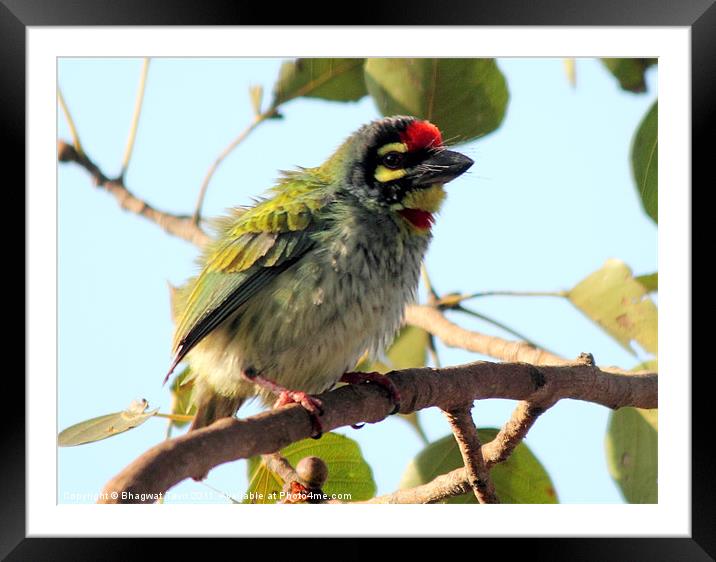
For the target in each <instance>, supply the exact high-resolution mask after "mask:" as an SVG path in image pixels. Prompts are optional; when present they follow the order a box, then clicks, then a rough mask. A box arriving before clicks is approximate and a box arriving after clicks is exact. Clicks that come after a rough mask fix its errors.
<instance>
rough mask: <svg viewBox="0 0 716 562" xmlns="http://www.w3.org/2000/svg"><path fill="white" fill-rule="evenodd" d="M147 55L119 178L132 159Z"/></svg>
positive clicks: (140, 111) (140, 109) (145, 76)
mask: <svg viewBox="0 0 716 562" xmlns="http://www.w3.org/2000/svg"><path fill="white" fill-rule="evenodd" d="M149 60H150V59H149V57H144V63H143V64H142V71H141V74H140V75H139V88H138V90H137V99H136V101H135V103H134V115H132V122H131V125H130V127H129V136H128V137H127V146H126V148H125V149H124V158H122V170H121V171H120V172H119V179H120V180H121V181H124V178H125V176H126V175H127V168H129V161H130V160H131V159H132V151H133V150H134V141H135V139H136V138H137V128H138V126H139V116H140V115H141V114H142V104H143V102H144V88H145V86H146V84H147V74H148V72H149Z"/></svg>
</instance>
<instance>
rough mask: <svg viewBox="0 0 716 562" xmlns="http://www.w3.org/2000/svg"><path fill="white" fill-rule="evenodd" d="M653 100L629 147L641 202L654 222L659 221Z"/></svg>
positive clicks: (656, 125) (656, 122) (655, 107)
mask: <svg viewBox="0 0 716 562" xmlns="http://www.w3.org/2000/svg"><path fill="white" fill-rule="evenodd" d="M658 113H659V112H658V103H657V102H654V105H652V106H651V108H650V109H649V111H648V112H647V114H646V116H645V117H644V119H642V121H641V124H640V125H639V128H638V129H637V131H636V135H635V136H634V142H633V143H632V147H631V168H632V173H633V175H634V181H635V182H636V187H637V189H638V191H639V196H640V197H641V204H642V206H643V207H644V210H645V211H646V214H647V215H649V216H650V217H651V218H652V219H653V220H654V222H656V223H658V222H659V193H658V188H659V138H658V132H659V131H658V129H659V122H658V120H659V117H658Z"/></svg>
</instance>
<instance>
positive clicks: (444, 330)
mask: <svg viewBox="0 0 716 562" xmlns="http://www.w3.org/2000/svg"><path fill="white" fill-rule="evenodd" d="M405 322H406V323H407V324H411V325H413V326H417V327H418V328H423V329H424V330H426V331H427V332H428V333H430V334H433V335H434V336H436V337H437V338H438V339H440V340H441V341H442V342H443V343H444V344H445V345H447V346H449V347H459V348H461V349H465V350H467V351H474V352H475V353H481V354H483V355H488V356H490V357H495V358H496V359H501V360H503V361H522V362H524V363H531V364H533V365H566V364H569V363H570V362H569V361H567V360H566V359H563V358H562V357H559V356H558V355H555V354H553V353H549V352H548V351H545V350H542V349H539V348H536V347H534V346H532V345H529V344H528V343H525V342H514V341H509V340H505V339H502V338H499V337H497V336H487V335H485V334H481V333H479V332H473V331H470V330H466V329H465V328H462V327H460V326H458V325H457V324H455V323H453V322H451V321H450V320H448V319H447V318H445V316H444V315H443V313H442V312H441V311H440V310H438V309H437V308H435V307H432V306H427V305H410V306H408V307H407V308H406V309H405Z"/></svg>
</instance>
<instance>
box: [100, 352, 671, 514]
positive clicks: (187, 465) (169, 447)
mask: <svg viewBox="0 0 716 562" xmlns="http://www.w3.org/2000/svg"><path fill="white" fill-rule="evenodd" d="M389 376H390V377H391V380H392V381H393V382H394V383H395V385H396V387H397V388H398V390H399V392H400V394H401V397H402V400H401V409H400V411H401V413H404V414H405V413H409V412H413V411H416V410H422V409H424V408H429V407H435V406H437V407H439V408H442V409H444V410H450V409H453V408H456V407H460V406H463V405H464V404H465V402H466V400H467V401H472V400H479V399H486V398H506V399H513V400H527V399H529V398H530V397H532V396H533V395H534V393H535V392H536V391H538V390H540V389H541V388H543V387H544V388H546V389H547V390H544V391H543V393H545V394H548V396H549V400H553V401H555V402H556V401H557V400H559V399H562V398H572V399H576V400H585V401H589V402H594V403H597V404H602V405H604V406H607V407H610V408H620V407H623V406H635V407H639V408H656V407H657V385H658V377H657V375H656V373H646V374H642V375H620V374H613V373H607V372H605V371H603V370H600V369H599V368H597V367H595V366H593V365H589V364H585V363H584V362H580V363H577V364H569V365H560V366H540V367H536V366H534V365H528V364H524V363H491V362H482V361H481V362H476V363H470V364H467V365H461V366H457V367H449V368H444V369H429V368H422V369H406V370H403V371H395V372H393V373H390V375H389ZM320 398H321V400H322V401H323V405H324V415H323V417H322V420H321V422H322V424H323V427H324V429H325V431H330V430H332V429H335V428H337V427H342V426H347V425H352V424H356V423H359V422H369V423H375V422H379V421H381V420H383V419H384V418H385V417H386V416H387V415H388V413H389V412H390V411H391V410H392V408H393V404H392V402H391V400H390V399H389V397H388V396H387V395H386V393H385V392H384V391H383V390H382V389H380V388H377V387H376V385H370V384H366V385H347V386H344V387H341V388H338V389H336V390H333V391H331V392H327V393H324V394H322V395H321V396H320ZM312 431H313V428H312V424H311V421H310V419H309V417H308V415H306V412H305V411H304V410H303V408H301V407H300V406H298V405H295V404H294V405H290V406H286V407H284V408H281V409H279V410H272V411H268V412H264V413H261V414H258V415H256V416H252V417H250V418H247V419H243V420H237V419H235V418H225V419H222V420H219V421H217V422H215V423H214V424H212V425H211V426H209V427H205V428H202V429H200V430H197V431H192V432H190V433H188V434H185V435H181V436H179V437H176V438H174V439H171V440H169V441H163V442H162V443H160V444H158V445H156V446H155V447H153V448H152V449H150V450H149V451H147V452H146V453H144V454H143V455H142V456H140V457H139V458H138V459H136V460H135V461H134V462H132V463H131V464H130V465H129V466H127V467H126V468H125V469H124V470H123V471H122V472H121V473H120V474H118V475H117V476H116V477H115V478H113V479H112V480H111V481H110V482H109V483H108V484H107V485H106V486H105V488H104V491H103V494H102V496H101V500H100V501H101V502H103V503H120V502H122V501H123V500H122V492H123V491H127V492H134V493H142V492H144V493H158V492H166V491H167V490H168V489H169V488H171V487H172V486H175V485H176V484H178V483H179V482H181V481H182V480H184V479H186V478H190V477H193V476H199V477H200V476H202V475H204V474H206V473H207V472H208V471H209V470H211V469H212V468H214V467H215V466H218V465H220V464H222V463H225V462H230V461H234V460H238V459H244V458H249V457H252V456H254V455H261V454H269V453H273V452H276V451H278V450H280V449H281V448H283V447H285V446H287V445H289V444H290V443H294V442H296V441H300V440H301V439H306V438H308V437H309V436H310V435H311V433H312ZM508 441H509V435H508V434H507V433H506V435H505V442H508ZM486 460H487V457H486ZM469 490H470V487H469V486H468V487H467V491H469ZM113 492H117V497H112V496H113ZM125 501H126V500H125Z"/></svg>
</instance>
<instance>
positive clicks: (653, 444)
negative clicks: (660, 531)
mask: <svg viewBox="0 0 716 562" xmlns="http://www.w3.org/2000/svg"><path fill="white" fill-rule="evenodd" d="M658 429H659V427H658V410H642V409H639V408H621V409H619V410H617V411H616V412H612V414H611V415H610V418H609V429H608V430H607V438H606V444H605V445H606V452H607V464H608V466H609V473H610V474H611V475H612V478H614V480H616V482H617V484H618V485H619V488H620V489H621V491H622V493H623V494H624V498H625V499H626V500H627V501H628V502H629V503H657V502H658V487H657V476H658Z"/></svg>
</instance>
